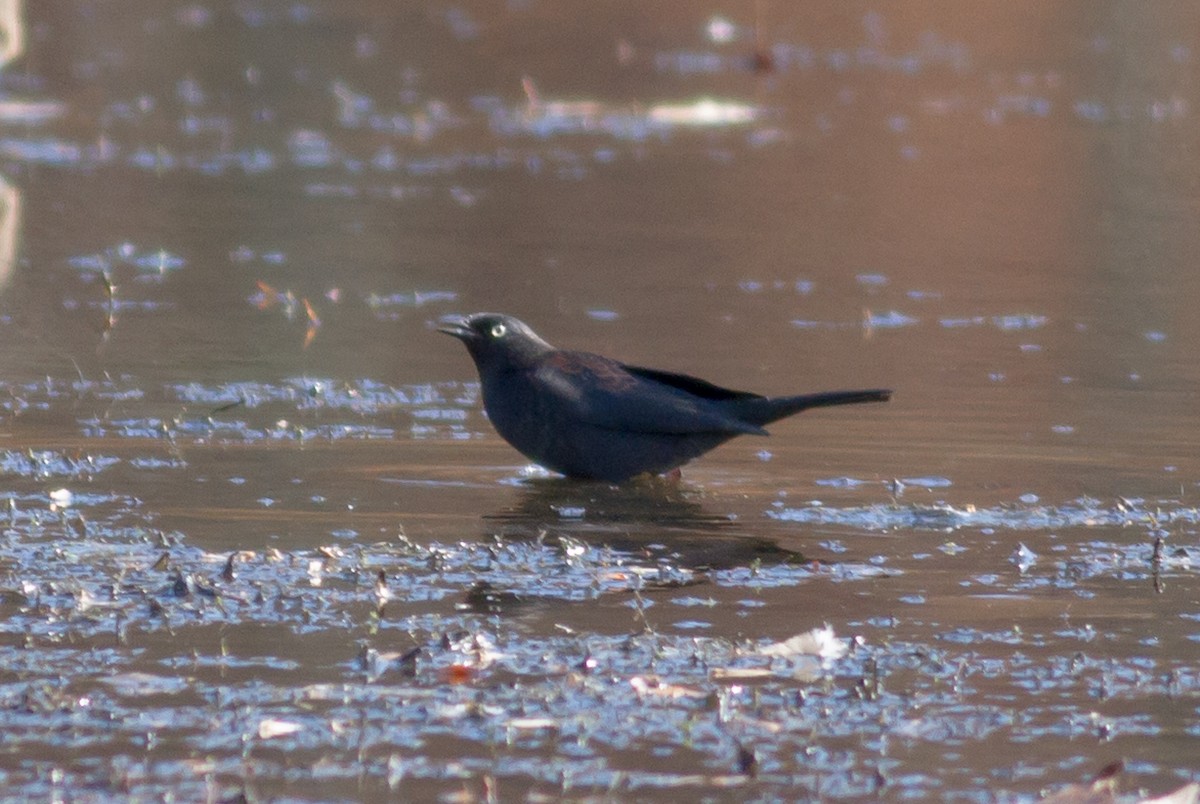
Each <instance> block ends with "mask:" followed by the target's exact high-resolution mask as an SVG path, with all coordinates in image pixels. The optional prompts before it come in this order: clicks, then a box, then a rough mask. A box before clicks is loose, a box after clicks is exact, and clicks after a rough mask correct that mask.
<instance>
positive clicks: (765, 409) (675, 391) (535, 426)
mask: <svg viewBox="0 0 1200 804" xmlns="http://www.w3.org/2000/svg"><path fill="white" fill-rule="evenodd" d="M441 323H442V325H443V326H441V327H439V329H438V331H439V332H444V333H446V334H447V335H453V336H454V337H455V338H458V339H459V340H461V341H462V342H463V343H465V344H466V346H467V351H469V352H470V353H471V358H472V359H473V360H474V361H475V368H476V369H477V370H478V371H479V382H480V385H481V387H482V389H483V407H484V410H486V411H487V415H488V418H489V419H491V422H492V425H493V426H494V427H495V428H496V431H497V432H499V433H500V435H501V436H502V437H503V438H504V440H505V441H507V442H508V443H509V444H512V445H513V446H514V447H516V448H517V449H518V450H519V451H520V452H521V454H523V455H524V456H525V457H527V458H529V459H530V460H531V461H533V462H535V463H538V464H540V465H542V466H544V467H546V468H547V469H553V470H554V471H556V472H561V473H562V474H564V475H567V476H568V477H576V478H590V479H595V480H607V481H609V482H614V483H617V482H620V481H623V480H627V479H629V478H631V477H633V476H635V475H640V474H644V473H649V474H659V473H662V472H668V471H670V470H672V469H675V468H677V467H679V466H681V465H683V464H685V463H687V462H688V461H690V460H691V459H692V458H695V457H696V456H698V455H702V454H704V453H705V452H708V451H709V450H710V449H713V448H714V447H716V446H718V445H719V444H723V443H725V442H726V441H728V440H729V439H731V438H733V437H734V436H739V435H745V434H749V435H766V434H767V431H766V430H764V429H763V425H766V424H770V423H771V422H773V421H776V420H777V419H782V418H784V417H786V416H791V415H792V414H794V413H799V412H800V411H802V410H807V409H808V408H819V407H825V406H827V405H849V404H853V403H856V402H884V401H887V399H888V398H890V397H891V394H892V392H891V391H886V390H871V391H831V392H827V393H820V394H804V395H802V396H783V397H773V398H771V397H765V396H760V395H759V394H752V393H747V392H745V391H731V390H729V389H727V388H721V387H719V386H716V385H713V384H712V383H710V382H706V381H704V380H700V379H696V378H695V377H689V376H687V375H685V374H674V373H672V372H669V371H658V370H657V369H648V368H640V367H638V366H627V365H625V364H624V363H618V362H617V361H616V360H610V359H609V358H607V357H601V356H600V355H594V354H590V353H588V352H571V351H566V350H563V349H555V348H554V347H553V346H551V345H550V344H548V343H546V342H545V341H544V340H542V339H541V338H539V337H538V335H537V333H535V332H534V331H533V330H532V329H530V328H529V327H528V326H526V325H525V324H524V323H522V322H521V321H518V320H517V319H515V318H513V317H512V316H507V315H500V314H498V313H475V314H474V315H469V316H467V317H465V318H458V317H455V318H447V319H443V320H442V322H441Z"/></svg>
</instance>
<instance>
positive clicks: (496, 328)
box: [492, 324, 508, 338]
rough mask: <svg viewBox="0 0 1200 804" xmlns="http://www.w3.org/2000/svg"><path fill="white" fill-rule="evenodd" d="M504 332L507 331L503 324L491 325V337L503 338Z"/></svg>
mask: <svg viewBox="0 0 1200 804" xmlns="http://www.w3.org/2000/svg"><path fill="white" fill-rule="evenodd" d="M506 332H508V327H506V326H504V325H503V324H493V325H492V337H493V338H503V337H504V333H506Z"/></svg>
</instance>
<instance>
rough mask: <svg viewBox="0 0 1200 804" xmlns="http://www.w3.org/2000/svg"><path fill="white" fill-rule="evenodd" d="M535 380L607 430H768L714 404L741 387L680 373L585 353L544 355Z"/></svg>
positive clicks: (574, 415) (567, 407) (578, 415)
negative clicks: (729, 389)
mask: <svg viewBox="0 0 1200 804" xmlns="http://www.w3.org/2000/svg"><path fill="white" fill-rule="evenodd" d="M534 379H535V382H536V383H537V385H538V386H539V387H540V388H541V389H543V390H544V391H545V392H547V393H549V394H551V395H552V396H553V397H555V398H556V400H557V404H558V405H561V406H563V407H564V408H565V410H566V411H568V412H569V415H570V416H571V417H572V418H574V419H576V420H578V421H581V422H585V423H587V424H590V425H592V426H594V427H601V428H604V429H606V430H613V431H617V432H633V433H663V434H671V435H686V434H691V433H728V434H729V435H739V434H742V433H751V434H756V435H763V434H765V432H766V431H765V430H763V429H762V428H761V427H758V426H757V425H754V424H750V423H747V422H744V421H740V420H739V419H737V418H735V417H734V416H732V415H730V414H729V413H727V412H725V411H724V410H722V409H721V407H720V406H719V405H718V404H716V403H717V402H719V401H721V400H723V399H734V398H741V397H742V396H743V395H742V393H741V392H739V391H728V390H726V389H723V388H719V387H718V386H715V385H712V384H711V383H707V382H705V381H704V380H698V379H696V378H694V377H687V376H685V375H682V374H671V373H670V372H662V371H655V370H652V369H642V368H637V367H631V366H625V365H622V364H621V363H618V362H617V361H615V360H610V359H608V358H606V357H601V356H600V355H593V354H589V353H587V352H565V351H555V352H550V353H548V354H546V355H545V356H543V357H542V358H541V360H540V361H539V363H538V365H537V367H536V368H535V370H534ZM745 396H753V395H752V394H747V395H745Z"/></svg>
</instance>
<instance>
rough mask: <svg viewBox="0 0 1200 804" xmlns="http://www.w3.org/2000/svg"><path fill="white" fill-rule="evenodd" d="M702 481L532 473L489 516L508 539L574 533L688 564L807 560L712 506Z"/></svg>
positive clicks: (692, 566) (493, 528)
mask: <svg viewBox="0 0 1200 804" xmlns="http://www.w3.org/2000/svg"><path fill="white" fill-rule="evenodd" d="M703 500H704V494H703V492H701V491H700V490H699V489H696V488H694V487H691V486H688V485H687V484H684V483H679V482H677V481H673V480H669V479H665V478H643V479H639V480H638V481H636V482H633V483H628V484H624V485H621V486H613V485H609V484H607V483H590V482H580V481H576V480H568V479H566V478H542V479H534V480H528V481H525V482H524V483H523V484H522V485H521V486H520V488H519V492H518V497H517V499H516V500H515V502H514V503H513V504H512V505H511V506H509V507H506V508H504V509H501V510H500V511H498V512H496V513H495V514H491V515H490V516H488V517H486V518H485V519H486V520H487V522H488V523H489V531H490V533H491V534H493V535H498V536H500V537H501V538H505V539H516V540H523V539H556V538H559V537H564V536H565V537H569V538H572V539H579V540H581V541H585V542H588V543H591V544H603V545H605V546H607V547H611V548H613V549H615V550H620V551H622V552H628V553H631V554H634V555H640V556H643V557H644V558H646V559H662V560H668V561H670V562H671V563H672V564H674V565H676V566H679V567H684V568H688V569H727V568H730V567H738V566H747V565H749V564H751V563H753V562H755V561H774V562H794V561H804V558H803V556H801V555H800V554H799V553H797V552H794V551H791V550H786V549H784V548H782V547H780V546H779V545H778V544H776V543H775V542H774V541H772V540H770V539H766V538H763V537H761V536H754V535H750V534H748V533H746V532H744V531H742V530H740V529H739V528H737V527H736V523H735V521H734V520H733V518H731V517H730V516H728V515H725V514H716V513H712V512H710V511H708V510H706V508H705V506H704V504H703Z"/></svg>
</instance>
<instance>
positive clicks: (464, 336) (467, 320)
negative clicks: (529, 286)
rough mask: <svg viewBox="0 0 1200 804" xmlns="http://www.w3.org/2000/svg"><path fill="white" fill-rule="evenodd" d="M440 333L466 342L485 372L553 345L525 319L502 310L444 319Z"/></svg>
mask: <svg viewBox="0 0 1200 804" xmlns="http://www.w3.org/2000/svg"><path fill="white" fill-rule="evenodd" d="M439 323H440V324H441V326H439V327H438V332H444V333H446V334H447V335H452V336H453V337H455V338H458V339H459V340H460V341H462V342H463V343H464V344H466V347H467V351H469V352H470V353H471V358H472V359H473V360H474V361H475V366H476V367H477V368H478V369H479V370H480V372H481V373H482V372H483V371H484V369H485V368H487V369H504V368H515V367H519V366H521V365H525V364H528V363H529V362H531V361H532V360H533V359H534V358H536V357H538V356H539V355H542V354H545V353H546V352H549V351H552V350H553V348H554V347H552V346H551V345H550V344H548V343H546V342H545V341H544V340H542V339H541V338H539V337H538V335H537V333H536V332H534V331H533V330H532V329H530V328H529V327H528V326H527V325H526V324H525V323H524V322H523V321H520V320H518V319H516V318H513V317H512V316H510V315H503V314H501V313H473V314H471V315H468V316H450V317H447V318H443V319H442V320H441V321H440V322H439Z"/></svg>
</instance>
